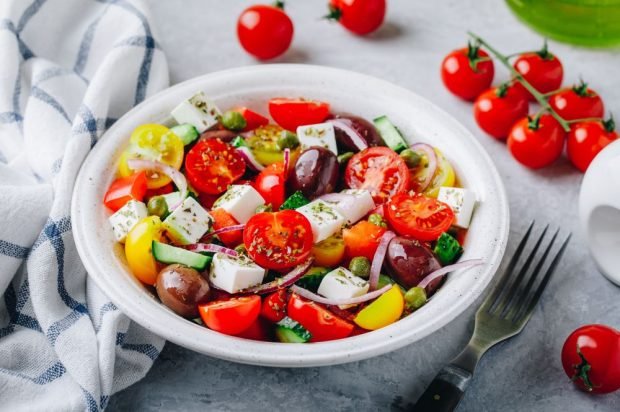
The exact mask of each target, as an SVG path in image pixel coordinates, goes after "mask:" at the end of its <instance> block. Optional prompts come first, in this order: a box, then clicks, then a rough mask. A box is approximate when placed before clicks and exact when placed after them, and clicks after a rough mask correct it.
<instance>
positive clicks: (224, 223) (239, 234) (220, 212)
mask: <svg viewBox="0 0 620 412" xmlns="http://www.w3.org/2000/svg"><path fill="white" fill-rule="evenodd" d="M209 214H210V215H211V217H212V218H213V229H215V230H219V229H223V228H225V227H230V226H235V225H238V224H239V222H237V221H236V220H235V218H234V217H233V215H231V214H230V213H228V212H227V211H225V210H224V209H222V208H218V209H213V210H211V211H210V212H209ZM217 237H219V238H220V240H221V241H222V243H224V244H225V245H226V246H228V247H235V246H237V245H239V244H241V243H242V242H243V230H233V231H231V232H224V233H219V234H218V235H217Z"/></svg>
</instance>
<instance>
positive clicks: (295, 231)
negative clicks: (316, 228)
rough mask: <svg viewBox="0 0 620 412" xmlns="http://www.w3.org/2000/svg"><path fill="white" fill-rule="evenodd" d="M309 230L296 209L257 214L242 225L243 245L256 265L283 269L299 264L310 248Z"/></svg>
mask: <svg viewBox="0 0 620 412" xmlns="http://www.w3.org/2000/svg"><path fill="white" fill-rule="evenodd" d="M312 239H313V237H312V227H311V226H310V222H309V221H308V219H307V218H306V217H305V216H304V215H302V214H301V213H299V212H297V211H295V210H282V211H280V212H266V213H258V214H256V215H254V216H252V217H251V218H250V220H248V222H247V223H246V224H245V229H244V231H243V243H244V244H245V247H246V249H247V251H248V254H249V255H250V257H251V258H252V260H254V261H255V262H256V263H257V264H258V265H259V266H262V267H264V268H267V269H275V270H280V269H286V268H290V267H293V266H296V265H298V264H300V263H302V262H303V261H304V260H306V259H307V258H308V256H309V255H310V250H311V249H312Z"/></svg>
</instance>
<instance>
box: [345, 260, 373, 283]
mask: <svg viewBox="0 0 620 412" xmlns="http://www.w3.org/2000/svg"><path fill="white" fill-rule="evenodd" d="M349 270H350V271H351V273H353V274H354V275H355V276H359V277H361V278H364V279H366V278H368V277H369V276H370V260H368V258H367V257H364V256H357V257H354V258H353V259H351V262H349Z"/></svg>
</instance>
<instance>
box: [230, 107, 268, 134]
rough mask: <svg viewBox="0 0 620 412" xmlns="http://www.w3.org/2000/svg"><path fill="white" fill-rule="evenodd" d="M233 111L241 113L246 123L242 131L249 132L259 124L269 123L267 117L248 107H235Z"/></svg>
mask: <svg viewBox="0 0 620 412" xmlns="http://www.w3.org/2000/svg"><path fill="white" fill-rule="evenodd" d="M233 111H235V112H238V113H241V116H243V118H244V119H245V122H246V125H245V127H244V128H243V130H242V131H243V132H249V131H251V130H254V129H256V128H258V127H260V126H265V125H267V124H269V119H268V118H266V117H265V116H263V115H261V114H258V113H256V112H255V111H252V110H250V109H248V108H247V107H236V108H234V109H233Z"/></svg>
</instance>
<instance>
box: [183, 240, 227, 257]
mask: <svg viewBox="0 0 620 412" xmlns="http://www.w3.org/2000/svg"><path fill="white" fill-rule="evenodd" d="M187 250H191V251H192V252H215V253H223V254H225V255H228V256H230V257H237V256H239V253H237V251H236V250H233V249H229V248H227V247H224V246H220V245H216V244H213V243H195V244H193V245H189V246H188V247H187Z"/></svg>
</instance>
